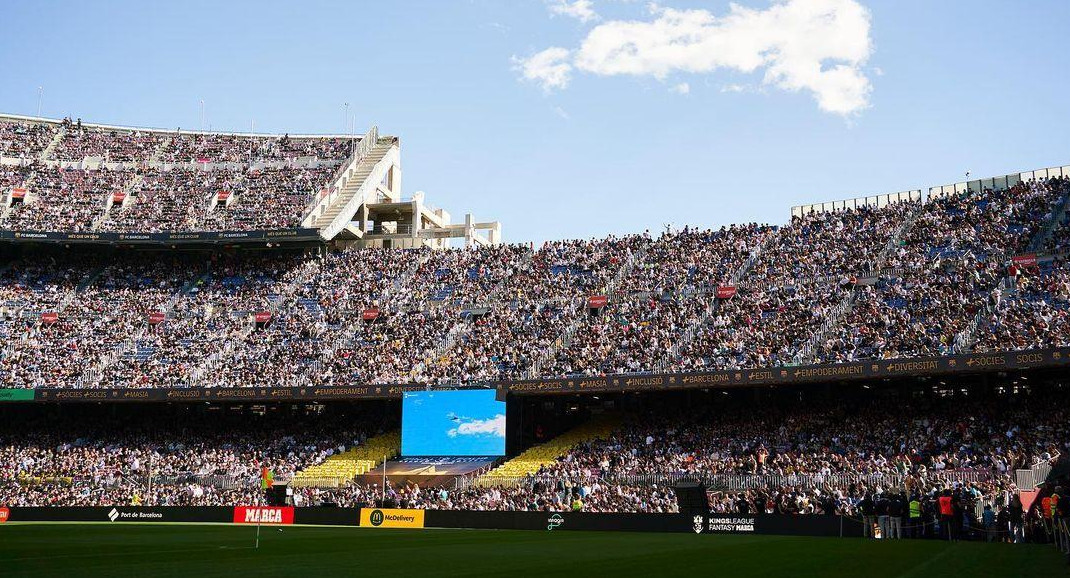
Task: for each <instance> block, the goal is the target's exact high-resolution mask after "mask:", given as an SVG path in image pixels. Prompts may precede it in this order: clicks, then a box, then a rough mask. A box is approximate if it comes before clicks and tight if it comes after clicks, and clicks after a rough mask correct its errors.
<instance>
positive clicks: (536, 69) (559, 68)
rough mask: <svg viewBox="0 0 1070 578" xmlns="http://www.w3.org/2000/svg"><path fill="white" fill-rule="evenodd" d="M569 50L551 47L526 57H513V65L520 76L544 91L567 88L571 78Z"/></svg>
mask: <svg viewBox="0 0 1070 578" xmlns="http://www.w3.org/2000/svg"><path fill="white" fill-rule="evenodd" d="M569 56H570V54H569V51H568V50H566V49H564V48H559V47H556V46H554V47H551V48H547V49H546V50H543V51H542V52H537V53H535V54H533V55H531V56H529V57H528V58H519V57H516V56H514V57H513V66H514V68H515V69H516V70H517V71H518V72H520V76H521V78H523V79H524V80H527V81H529V82H534V83H536V84H538V85H539V86H541V87H542V89H543V90H544V91H546V92H551V91H553V90H554V89H562V88H567V87H568V83H569V80H571V72H572V65H571V64H569V63H568V59H569Z"/></svg>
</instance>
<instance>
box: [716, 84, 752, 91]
mask: <svg viewBox="0 0 1070 578" xmlns="http://www.w3.org/2000/svg"><path fill="white" fill-rule="evenodd" d="M745 90H747V87H746V86H743V85H742V84H726V85H724V86H722V87H721V92H743V91H745Z"/></svg>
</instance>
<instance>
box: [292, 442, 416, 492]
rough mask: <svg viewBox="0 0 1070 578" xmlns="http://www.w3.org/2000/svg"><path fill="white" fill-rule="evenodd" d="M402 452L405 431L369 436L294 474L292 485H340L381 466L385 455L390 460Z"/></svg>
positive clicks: (327, 486)
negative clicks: (362, 441) (357, 443)
mask: <svg viewBox="0 0 1070 578" xmlns="http://www.w3.org/2000/svg"><path fill="white" fill-rule="evenodd" d="M400 452H401V432H399V431H392V432H390V433H386V434H383V435H380V436H375V437H373V438H368V439H367V440H365V441H364V443H362V444H360V445H359V446H356V447H352V448H349V449H347V450H346V451H344V452H342V453H340V454H335V455H333V456H331V457H329V458H327V459H326V460H324V461H323V462H322V463H319V464H316V465H314V466H309V467H307V468H305V469H303V470H301V471H300V472H297V473H296V474H294V477H293V480H292V481H291V482H290V485H292V486H294V487H297V488H300V487H310V486H311V487H318V488H337V487H339V486H342V485H345V484H346V483H348V482H351V481H353V480H354V479H356V478H357V476H362V475H364V474H366V473H368V472H370V471H372V470H374V469H375V468H376V467H378V466H379V465H380V464H381V463H382V461H383V458H384V457H385V458H386V459H390V458H392V457H394V456H396V455H398V454H399V453H400Z"/></svg>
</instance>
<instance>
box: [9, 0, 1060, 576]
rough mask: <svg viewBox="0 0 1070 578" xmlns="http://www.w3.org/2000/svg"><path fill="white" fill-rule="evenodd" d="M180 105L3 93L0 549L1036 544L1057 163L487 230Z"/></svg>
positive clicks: (855, 564) (463, 555)
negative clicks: (174, 116)
mask: <svg viewBox="0 0 1070 578" xmlns="http://www.w3.org/2000/svg"><path fill="white" fill-rule="evenodd" d="M536 4H538V3H536ZM544 4H545V5H546V6H549V7H550V10H551V12H552V13H553V14H554V15H557V16H559V17H563V18H564V17H573V18H577V19H579V20H581V21H582V22H584V23H585V24H586V23H587V22H588V21H587V20H585V19H584V18H583V15H584V14H586V12H583V10H590V3H589V2H583V1H580V2H565V1H560V2H546V3H544ZM772 4H773V8H770V10H771V11H773V10H776V9H778V7H779V8H784V9H789V8H792V7H797V5H806V4H807V3H806V2H804V1H803V0H783V1H778V2H773V3H772ZM833 4H837V5H840V4H843V5H845V6H855V5H856V3H855V2H853V0H844V1H843V2H842V3H833ZM539 9H540V10H541V9H542V5H541V4H540V5H539ZM651 10H652V11H653V13H654V15H655V16H657V15H659V14H660V16H657V17H658V18H668V19H669V20H670V21H672V19H673V18H683V16H680V15H679V14H676V13H675V12H674V11H673V10H671V9H664V10H665V12H658V10H662V9H659V8H657V7H653V8H651ZM733 10H737V11H738V10H741V9H740V8H739V7H735V8H733ZM670 13H671V14H670ZM674 14H675V15H674ZM737 16H739V14H737ZM594 18H595V17H591V19H592V21H596V22H597V21H598V20H594ZM597 18H599V19H601V18H607V17H606V16H598V17H597ZM659 22H660V20H659ZM867 22H868V21H867ZM611 24H612V23H609V22H606V23H602V24H597V25H596V26H597V27H602V26H610V25H611ZM725 25H726V26H727V24H725ZM596 30H597V28H596ZM591 34H592V35H593V34H594V32H592V33H591ZM589 39H590V38H589ZM580 62H581V61H579V60H578V61H577V62H576V63H575V64H574V65H572V66H573V67H575V70H576V71H579V70H580V68H581V64H580ZM518 67H519V69H520V70H521V75H522V77H523V78H522V80H530V79H528V78H527V76H528V74H529V72H530V70H529V68H526V67H525V66H524V65H518ZM570 70H571V68H570ZM659 80H660V79H659ZM687 90H688V91H690V88H688V89H687ZM815 90H817V89H815ZM674 92H678V93H679V92H684V91H674ZM724 92H729V93H735V92H740V91H734V90H733V91H722V93H724ZM40 94H41V93H40V92H38V95H37V96H38V99H40V98H41V96H40ZM818 96H819V97H820V96H821V95H818ZM4 103H5V98H4V97H0V105H3V104H4ZM819 104H820V106H821V108H822V110H825V109H826V106H825V104H826V103H825V101H823V100H820V98H819ZM201 106H202V108H201V114H202V127H201V128H200V129H196V130H191V129H179V128H175V129H169V128H146V127H141V126H132V124H133V123H126V124H123V123H111V122H103V120H105V119H101V120H102V122H96V120H98V119H93V118H87V119H84V120H83V119H82V118H79V117H77V116H73V117H72V116H70V115H56V116H55V117H51V116H47V115H42V114H41V112H40V109H41V104H40V100H38V104H37V107H38V109H37V110H38V113H37V114H32V115H31V114H14V113H11V114H8V113H4V114H0V199H2V201H3V206H2V208H0V346H2V347H3V349H2V351H0V368H2V370H3V374H2V375H3V382H2V383H0V575H12V576H44V575H68V574H72V573H73V574H76V575H86V576H96V575H102V576H103V575H145V576H156V575H188V574H191V573H196V574H203V575H207V576H215V575H246V574H249V575H252V574H256V575H261V576H263V575H271V576H274V575H280V576H287V575H294V574H297V573H300V572H308V571H310V570H311V571H315V570H320V571H323V572H347V573H353V572H356V571H358V570H359V571H360V572H365V573H379V572H384V573H385V572H394V573H402V574H415V573H421V574H431V575H443V576H462V575H493V574H500V575H506V574H508V575H533V574H538V575H544V574H549V573H553V574H564V575H573V574H587V573H590V572H591V571H602V572H611V573H614V574H620V575H624V576H626V575H650V574H659V575H660V574H666V575H691V574H695V573H703V572H705V573H722V574H728V573H731V574H732V575H738V576H751V575H754V576H768V575H778V576H779V575H786V576H811V575H813V576H841V575H842V576H858V575H866V576H909V575H922V574H926V575H934V576H940V575H955V576H961V575H967V574H970V575H977V576H1025V575H1055V574H1057V573H1061V572H1066V570H1067V563H1068V561H1070V531H1068V523H1070V498H1067V497H1066V496H1067V494H1068V493H1070V465H1068V464H1070V460H1068V459H1067V454H1068V453H1070V377H1068V375H1070V373H1068V369H1070V164H1066V163H1064V164H1055V165H1052V166H1044V167H1041V168H1034V169H1029V170H1024V171H1017V172H1013V173H1007V174H997V171H992V172H991V173H990V174H992V175H993V176H987V177H984V178H976V177H970V173H966V177H967V178H965V179H963V180H959V181H956V182H951V183H940V182H934V183H927V184H925V185H923V186H918V187H917V188H913V189H911V190H905V191H901V192H893V193H877V194H870V195H864V196H856V197H852V198H847V197H844V198H843V199H841V200H837V201H829V202H804V203H801V204H795V205H794V206H792V205H784V206H783V207H781V208H778V209H776V211H777V214H780V215H782V217H783V218H782V219H781V220H778V221H776V222H768V223H761V222H757V220H753V221H752V220H750V219H742V220H741V222H739V223H736V224H724V225H716V226H715V225H699V226H694V225H686V226H672V225H665V226H656V222H657V221H655V220H653V218H652V217H651V218H650V219H651V221H650V222H648V226H647V227H645V230H632V229H627V228H625V227H623V226H617V225H616V224H615V223H614V224H613V225H612V230H613V233H611V234H602V235H593V236H592V235H589V233H590V230H579V231H577V233H576V234H575V236H574V237H564V238H559V239H556V238H555V239H546V240H540V241H536V240H534V239H520V240H518V241H516V242H506V240H505V239H506V237H505V233H506V232H508V226H509V225H511V223H509V222H506V227H503V224H502V221H499V220H490V219H483V220H481V219H477V218H475V217H474V216H473V214H472V213H470V212H469V213H465V215H464V217H463V219H459V220H457V221H455V219H454V217H453V215H452V214H451V213H450V212H449V210H448V209H443V208H439V207H437V206H433V205H431V204H429V203H430V201H431V200H432V195H426V194H425V193H423V192H422V191H415V192H412V191H411V189H409V188H403V187H402V162H401V161H402V142H403V141H404V140H405V139H406V138H407V135H406V134H405V133H404V132H403V131H397V132H398V133H399V134H393V132H394V131H392V130H391V129H390V128H389V127H387V126H386V125H385V124H384V127H383V128H380V127H379V126H376V125H374V124H371V123H369V125H368V126H369V128H367V129H365V130H363V131H355V130H349V129H350V128H351V126H350V125H349V124H347V127H346V128H347V130H345V131H342V132H335V133H321V132H317V131H316V130H312V129H310V130H307V131H302V132H293V133H291V132H285V131H278V132H271V131H269V132H254V131H252V130H250V131H248V132H242V131H233V130H231V131H226V130H212V129H211V128H210V127H207V126H203V125H204V124H206V123H205V122H204V118H203V115H204V112H203V111H204V109H203V101H202V102H201ZM825 112H828V111H827V110H825ZM346 114H347V115H349V105H348V104H346ZM364 120H365V121H366V119H364ZM565 120H568V119H567V118H566V119H565ZM348 122H349V117H348V116H347V123H348ZM358 122H360V121H358ZM161 124H162V123H161ZM500 128H501V130H502V131H506V130H507V127H505V126H502V127H500ZM1060 130H1062V129H1060ZM451 142H456V139H455V141H451ZM1064 144H1065V143H1064ZM501 146H503V147H504V146H505V145H504V144H503V145H501ZM964 146H968V144H967V145H964ZM1055 152H1056V153H1058V154H1065V152H1066V151H1065V150H1062V151H1055ZM442 154H445V153H442ZM406 158H409V157H408V155H406ZM419 158H423V157H419ZM406 166H410V165H408V164H406ZM481 168H482V167H481ZM486 170H487V171H488V172H489V171H490V169H486ZM950 172H953V171H949V173H950ZM662 178H665V179H670V180H671V178H672V177H671V175H670V176H666V177H662ZM625 194H626V195H627V194H628V193H625ZM646 196H647V193H644V192H640V191H638V190H637V191H635V192H634V193H631V197H629V198H626V202H625V203H624V204H629V203H633V204H634V205H635V206H639V205H641V204H643V203H647V202H648V201H649V199H647V198H646ZM664 197H665V198H664V199H662V201H663V202H662V203H661V204H664V205H668V206H669V207H670V208H672V206H673V203H674V201H673V199H671V198H670V197H671V195H670V194H669V193H665V195H664ZM462 198H463V199H464V202H465V203H466V205H465V207H468V206H476V207H483V206H487V205H481V204H480V203H479V202H477V201H478V200H479V199H476V198H469V197H467V196H464V197H462ZM544 200H545V204H546V205H548V206H549V207H548V208H545V210H544V212H543V213H541V214H539V215H535V214H532V215H531V219H533V220H538V219H543V218H547V217H550V218H560V219H562V220H567V219H568V218H570V217H568V216H567V215H566V213H582V211H580V210H578V209H576V208H575V207H570V206H567V203H563V204H562V205H561V206H552V203H553V202H554V200H553V198H552V194H551V193H549V192H547V193H545V199H544ZM641 201H642V202H641ZM436 202H438V201H436ZM762 202H765V200H763V201H762ZM650 204H654V203H650ZM448 208H455V207H453V206H450V207H448ZM465 210H467V209H465ZM612 210H613V208H607V209H605V211H604V212H605V217H606V218H607V219H609V218H610V215H611V214H612ZM672 210H676V209H672ZM679 210H680V211H681V214H683V213H687V212H688V210H687V209H679ZM755 210H757V209H756V208H755ZM633 212H634V211H633ZM480 213H481V217H482V211H480ZM763 214H764V213H763ZM684 217H686V218H694V217H692V216H691V215H690V214H687V215H684V216H682V217H681V218H684ZM585 218H590V219H592V220H594V219H596V217H595V216H593V215H591V216H585ZM644 218H646V217H644ZM717 218H720V217H719V216H714V215H711V216H710V217H709V218H704V219H701V220H702V221H705V222H712V221H715V220H716V219H717ZM755 219H757V216H755ZM568 222H571V221H568Z"/></svg>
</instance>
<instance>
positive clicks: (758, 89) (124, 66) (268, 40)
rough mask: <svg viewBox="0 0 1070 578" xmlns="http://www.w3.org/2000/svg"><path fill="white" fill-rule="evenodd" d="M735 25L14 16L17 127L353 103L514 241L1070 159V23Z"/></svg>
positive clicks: (705, 11) (782, 21)
mask: <svg viewBox="0 0 1070 578" xmlns="http://www.w3.org/2000/svg"><path fill="white" fill-rule="evenodd" d="M737 4H738V5H739V7H738V8H735V9H733V8H731V7H730V5H729V3H728V2H722V1H697V0H662V1H661V2H660V3H659V4H657V5H651V4H648V3H645V2H642V1H626V0H457V1H450V0H421V1H415V0H414V1H405V0H396V1H393V2H375V3H372V2H316V1H313V2H301V3H296V2H275V1H270V0H269V1H258V2H226V3H213V2H192V1H191V2H181V3H166V4H165V3H153V2H133V1H130V2H128V1H113V2H78V3H72V2H58V1H38V2H25V1H16V0H0V5H2V7H0V14H2V22H3V33H2V34H0V64H2V66H0V111H4V112H10V113H17V114H31V115H32V114H35V113H36V111H37V99H38V87H39V86H40V87H42V88H43V93H44V96H43V99H42V108H41V110H42V114H43V115H44V116H50V117H61V116H65V115H71V116H74V117H82V118H84V119H86V120H89V121H95V122H105V123H115V124H129V125H142V126H159V127H168V128H174V127H179V126H181V127H185V128H199V126H200V104H199V103H200V100H201V99H204V101H205V103H206V111H207V117H208V123H209V124H210V125H211V127H212V128H213V129H216V130H243V131H247V130H249V129H250V126H251V124H252V123H253V122H255V127H256V130H257V131H271V132H287V131H288V132H339V131H342V130H343V129H344V128H345V127H346V124H347V121H346V120H345V119H344V112H343V110H344V109H343V103H345V102H349V103H350V111H351V113H352V116H353V120H352V121H351V122H352V124H353V125H355V126H356V128H357V130H358V131H360V132H363V130H364V129H365V128H366V127H367V126H368V125H369V124H370V123H372V122H374V123H377V124H379V126H380V127H381V129H382V130H383V132H386V133H390V134H397V135H399V136H401V138H402V146H403V168H404V178H403V186H404V189H405V191H406V194H411V193H412V192H415V191H417V190H423V191H426V192H427V199H428V201H429V202H430V203H431V204H433V205H436V206H440V207H443V208H446V209H447V210H449V211H450V212H451V213H452V214H453V215H454V218H455V220H459V219H461V218H463V214H464V213H465V212H472V213H474V214H475V216H476V218H477V219H480V220H488V219H498V220H500V221H502V223H503V227H504V234H505V239H506V240H507V241H512V242H526V241H536V242H538V241H542V240H545V239H556V238H575V237H592V236H601V235H605V234H608V233H624V232H635V231H642V230H644V229H647V228H649V229H651V230H657V229H659V228H661V227H662V226H663V225H664V224H666V223H673V224H677V225H682V224H698V225H703V226H719V225H721V224H727V223H732V222H750V221H762V222H772V223H782V222H785V221H786V220H787V217H788V211H789V208H790V207H791V206H792V205H795V204H801V203H809V202H816V201H825V200H835V199H842V198H851V197H854V196H860V195H866V194H878V193H884V192H894V191H900V190H906V189H913V188H922V187H927V186H930V185H938V184H946V183H951V182H955V181H957V180H961V177H962V174H963V172H964V171H966V170H970V171H972V173H973V175H974V176H991V175H1002V174H1004V173H1008V172H1013V171H1018V170H1028V169H1034V168H1041V167H1046V166H1055V165H1066V164H1070V136H1068V135H1070V130H1068V129H1070V115H1068V114H1066V106H1065V103H1066V102H1067V101H1068V100H1070V77H1068V74H1067V72H1068V70H1067V66H1066V56H1065V55H1066V54H1067V53H1068V51H1070V46H1068V41H1067V39H1066V26H1067V23H1068V22H1070V2H1066V1H1065V0H1050V1H1042V0H1032V1H1030V2H1016V1H1011V0H1006V1H1000V2H996V1H987V0H941V1H938V2H933V1H931V0H783V1H775V2H774V1H769V0H740V1H739V2H737ZM808 11H816V12H815V14H816V16H815V17H814V19H813V20H806V19H805V16H806V14H807V12H808ZM828 13H831V14H834V15H837V16H838V18H836V19H831V20H835V21H834V22H833V21H831V20H830V19H829V18H825V16H827V15H828ZM792 14H794V16H792ZM799 14H802V15H803V20H802V21H799V19H798V18H797V17H798V16H799ZM675 34H679V35H681V36H680V38H682V39H683V43H684V44H688V46H685V47H684V49H680V47H679V46H678V45H677V46H675V47H674V46H673V45H671V44H669V43H667V42H666V39H671V37H672V36H673V35H675ZM622 39H623V40H622ZM614 43H616V44H614ZM629 47H631V48H629ZM785 47H787V48H785ZM622 48H624V50H623V52H622V51H621V50H620V49H622ZM550 49H557V51H556V52H553V53H547V52H545V51H547V50H550ZM771 52H777V54H779V55H780V56H779V60H778V58H777V57H773V58H770V56H769V55H770V53H771ZM539 55H543V56H553V57H554V58H549V59H545V58H544V59H543V61H538V60H534V61H533V60H532V58H533V57H537V56H539ZM755 58H757V59H758V61H757V62H756V61H755ZM815 63H816V64H815ZM529 65H530V66H529ZM536 65H539V66H536ZM837 66H838V67H840V69H841V70H842V72H843V74H842V75H838V76H836V77H835V78H833V77H831V76H821V73H823V72H827V71H829V70H832V69H834V68H836V67H837ZM555 67H556V68H555ZM532 73H533V74H532ZM774 73H775V74H774ZM770 75H772V76H770ZM525 76H527V78H525ZM684 85H686V90H685V88H684ZM683 92H686V94H682V93H683Z"/></svg>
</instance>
